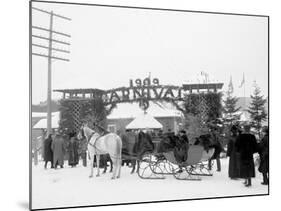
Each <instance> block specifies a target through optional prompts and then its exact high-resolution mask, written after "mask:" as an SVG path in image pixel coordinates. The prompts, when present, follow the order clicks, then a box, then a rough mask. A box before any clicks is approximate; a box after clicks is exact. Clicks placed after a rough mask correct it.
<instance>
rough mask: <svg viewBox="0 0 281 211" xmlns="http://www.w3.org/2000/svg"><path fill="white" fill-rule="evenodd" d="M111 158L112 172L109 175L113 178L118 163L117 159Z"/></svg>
mask: <svg viewBox="0 0 281 211" xmlns="http://www.w3.org/2000/svg"><path fill="white" fill-rule="evenodd" d="M111 160H112V163H113V172H112V177H111V179H115V177H116V172H117V166H118V164H117V159H116V158H115V157H113V156H112V158H111Z"/></svg>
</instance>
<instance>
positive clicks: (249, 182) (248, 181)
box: [245, 178, 252, 187]
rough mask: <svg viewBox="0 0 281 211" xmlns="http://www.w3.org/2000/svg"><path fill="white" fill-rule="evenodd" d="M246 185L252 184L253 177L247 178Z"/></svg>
mask: <svg viewBox="0 0 281 211" xmlns="http://www.w3.org/2000/svg"><path fill="white" fill-rule="evenodd" d="M245 186H246V187H250V186H252V180H251V178H248V179H247V184H246V185H245Z"/></svg>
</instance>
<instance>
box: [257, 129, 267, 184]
mask: <svg viewBox="0 0 281 211" xmlns="http://www.w3.org/2000/svg"><path fill="white" fill-rule="evenodd" d="M264 133H265V135H264V137H263V139H262V140H261V142H260V144H259V155H260V166H259V169H258V170H259V172H261V173H262V176H263V182H262V183H261V184H263V185H268V172H269V145H268V139H269V133H268V127H266V128H264Z"/></svg>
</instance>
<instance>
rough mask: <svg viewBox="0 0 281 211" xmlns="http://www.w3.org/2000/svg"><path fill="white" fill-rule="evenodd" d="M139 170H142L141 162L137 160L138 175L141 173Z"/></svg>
mask: <svg viewBox="0 0 281 211" xmlns="http://www.w3.org/2000/svg"><path fill="white" fill-rule="evenodd" d="M139 168H140V161H139V160H137V173H139Z"/></svg>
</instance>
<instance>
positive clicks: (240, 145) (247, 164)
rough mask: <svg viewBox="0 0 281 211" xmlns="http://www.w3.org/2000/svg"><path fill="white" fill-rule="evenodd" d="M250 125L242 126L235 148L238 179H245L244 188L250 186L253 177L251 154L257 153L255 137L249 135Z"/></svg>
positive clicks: (253, 169) (253, 168)
mask: <svg viewBox="0 0 281 211" xmlns="http://www.w3.org/2000/svg"><path fill="white" fill-rule="evenodd" d="M250 129H251V127H250V125H245V126H244V132H243V133H241V134H240V135H239V136H238V137H237V140H236V143H235V147H236V149H237V152H239V153H240V158H239V169H240V173H239V174H240V175H239V177H240V178H244V179H245V182H244V184H245V186H246V187H250V186H251V185H252V181H251V178H252V177H255V164H254V159H253V154H254V153H256V152H257V149H258V145H257V140H256V137H255V136H254V135H253V134H251V133H250Z"/></svg>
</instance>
